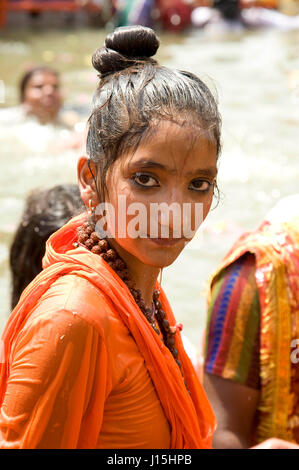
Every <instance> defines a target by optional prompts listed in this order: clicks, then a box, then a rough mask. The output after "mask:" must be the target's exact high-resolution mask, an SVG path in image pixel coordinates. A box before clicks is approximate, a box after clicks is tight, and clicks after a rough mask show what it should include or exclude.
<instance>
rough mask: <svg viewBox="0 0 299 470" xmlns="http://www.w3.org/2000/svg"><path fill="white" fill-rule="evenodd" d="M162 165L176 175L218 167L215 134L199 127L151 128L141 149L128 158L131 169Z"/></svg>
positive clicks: (164, 124) (163, 124)
mask: <svg viewBox="0 0 299 470" xmlns="http://www.w3.org/2000/svg"><path fill="white" fill-rule="evenodd" d="M149 159H150V160H151V161H154V162H157V163H162V164H164V165H165V166H167V167H168V168H171V169H172V170H173V173H175V172H182V171H184V170H186V171H187V170H188V169H189V170H190V168H191V169H192V167H194V165H197V166H198V164H200V165H202V166H203V168H204V167H205V166H206V167H212V166H215V167H216V164H217V146H216V142H215V139H214V137H213V135H212V133H211V131H207V130H204V129H202V128H201V127H200V126H199V125H193V124H190V123H188V122H186V123H182V124H181V123H175V122H170V121H161V122H159V123H157V124H156V125H155V126H153V127H152V128H150V129H149V132H147V133H146V135H145V137H144V138H143V139H142V140H141V142H140V144H139V145H138V147H137V149H136V150H135V151H134V152H133V153H131V154H128V155H127V158H126V163H127V164H128V165H130V166H134V165H136V164H138V162H141V161H144V160H149Z"/></svg>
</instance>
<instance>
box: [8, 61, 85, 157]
mask: <svg viewBox="0 0 299 470" xmlns="http://www.w3.org/2000/svg"><path fill="white" fill-rule="evenodd" d="M19 99H20V105H19V106H16V107H7V108H2V109H1V110H0V124H1V130H2V132H3V135H4V136H5V134H6V129H7V131H8V132H9V133H10V132H14V133H15V134H16V137H18V138H20V139H21V141H23V142H24V143H25V144H26V143H27V139H28V145H30V142H31V141H32V140H33V137H36V135H35V133H36V132H38V133H39V135H38V137H39V140H40V149H42V148H47V147H48V146H49V151H50V152H51V153H53V154H55V153H57V151H60V152H61V151H63V150H68V149H70V148H72V149H79V148H82V146H83V142H84V138H85V130H84V129H83V127H84V124H83V123H82V121H83V120H84V122H85V117H83V116H80V114H79V113H78V112H77V111H76V109H75V108H74V109H72V108H70V109H67V108H65V107H64V106H63V98H62V92H61V86H60V78H59V73H58V72H57V71H56V70H55V69H52V68H50V67H47V66H37V67H33V68H31V69H30V70H28V71H27V72H26V73H25V74H24V75H23V76H22V78H21V80H20V83H19ZM65 130H67V131H68V132H67V133H65V132H64V133H62V132H61V133H59V134H57V131H65ZM54 132H56V135H55V137H56V138H55V139H53V133H54ZM53 140H54V141H53Z"/></svg>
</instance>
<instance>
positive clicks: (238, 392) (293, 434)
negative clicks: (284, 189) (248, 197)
mask: <svg viewBox="0 0 299 470" xmlns="http://www.w3.org/2000/svg"><path fill="white" fill-rule="evenodd" d="M204 386H205V390H206V392H207V394H208V397H209V399H210V401H211V403H212V406H213V409H214V411H215V413H216V418H217V420H218V428H217V430H216V433H215V436H214V440H213V446H214V447H216V448H247V447H249V446H250V445H257V444H258V443H259V442H261V441H264V440H266V439H268V438H271V437H276V438H280V439H284V440H287V441H292V442H294V443H297V444H299V194H296V195H293V196H289V197H286V198H284V199H283V200H281V201H280V202H279V203H278V204H277V206H275V207H274V209H272V210H271V211H270V212H269V213H268V215H267V216H266V218H265V220H264V221H263V223H262V224H261V225H260V227H259V228H258V229H257V230H255V231H253V232H252V233H248V234H244V235H243V236H241V238H240V239H239V240H238V241H237V242H236V243H235V244H234V246H233V247H232V249H231V250H230V251H229V253H228V254H227V256H226V257H225V258H224V261H223V262H222V263H221V264H220V266H219V268H218V269H217V271H216V273H215V274H214V276H213V277H212V280H211V285H210V299H209V305H208V323H207V329H206V345H205V361H204Z"/></svg>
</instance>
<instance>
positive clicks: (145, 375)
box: [0, 216, 215, 449]
mask: <svg viewBox="0 0 299 470" xmlns="http://www.w3.org/2000/svg"><path fill="white" fill-rule="evenodd" d="M83 219H84V216H79V217H76V218H75V219H72V220H71V221H70V222H69V223H68V224H67V225H66V226H64V227H63V228H62V229H60V230H59V231H58V232H56V233H55V234H54V235H52V237H51V238H50V239H49V241H48V243H47V250H46V255H45V258H44V268H45V269H44V271H42V273H40V274H39V275H38V276H37V277H36V278H35V280H34V281H33V282H32V283H31V284H30V285H29V286H28V287H27V289H26V290H25V291H24V293H23V295H22V297H21V299H20V301H19V304H18V305H17V306H16V308H15V309H14V311H13V313H12V315H11V317H10V319H9V320H8V323H7V325H6V328H5V330H4V333H3V335H2V340H3V342H4V353H5V362H4V363H2V364H0V366H1V368H0V379H1V382H0V404H1V413H0V447H1V448H159V447H160V448H178V449H182V448H210V447H211V442H212V435H213V431H214V429H215V418H214V414H213V412H212V409H211V407H210V404H209V402H208V400H207V398H206V395H205V393H204V391H203V389H202V386H201V384H200V383H199V380H198V378H197V376H196V373H195V371H194V368H193V366H192V364H191V361H190V360H189V358H188V356H187V354H186V353H185V351H184V348H183V345H182V340H181V337H180V334H179V333H177V335H176V338H177V339H176V344H177V349H178V351H179V358H180V361H181V362H182V369H183V373H184V378H185V381H186V383H187V385H188V389H189V391H190V394H191V396H190V395H189V393H188V391H187V389H186V387H185V385H184V381H183V378H182V376H181V373H180V370H179V368H178V366H177V364H176V363H175V361H174V359H173V357H172V355H171V353H170V352H169V350H168V349H167V348H166V347H165V345H164V344H163V343H162V341H161V339H160V337H159V336H158V335H157V334H156V333H155V332H154V330H153V329H152V327H151V326H150V324H149V323H148V322H147V320H146V319H145V317H144V316H143V315H142V313H141V311H140V309H139V307H138V306H137V304H136V302H135V301H134V298H133V297H132V295H131V293H130V291H129V289H128V288H127V286H126V285H125V283H124V282H123V281H122V280H121V279H120V278H119V277H118V276H117V274H116V273H115V272H114V271H113V270H112V269H111V268H110V266H109V265H108V264H107V263H106V262H105V261H104V260H103V259H102V258H101V257H100V256H98V255H95V254H93V253H91V252H89V251H88V250H87V249H85V248H83V247H79V248H76V249H74V248H73V247H72V244H73V242H74V241H75V239H76V229H77V227H78V226H80V225H81V224H82V223H83ZM158 287H159V284H158V282H157V284H156V288H158ZM160 300H161V302H162V306H163V309H164V310H165V312H166V316H167V319H168V320H169V322H170V324H171V325H173V324H175V319H174V317H173V313H172V311H171V307H170V305H169V303H168V301H167V298H166V296H165V294H164V292H163V290H162V289H161V294H160Z"/></svg>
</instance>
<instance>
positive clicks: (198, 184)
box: [189, 180, 212, 192]
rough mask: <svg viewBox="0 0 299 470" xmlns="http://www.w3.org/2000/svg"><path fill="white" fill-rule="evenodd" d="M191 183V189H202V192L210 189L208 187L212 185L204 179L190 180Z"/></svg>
mask: <svg viewBox="0 0 299 470" xmlns="http://www.w3.org/2000/svg"><path fill="white" fill-rule="evenodd" d="M191 185H192V186H193V187H191V188H190V186H189V188H190V189H192V190H193V191H202V192H206V191H208V190H209V189H210V187H211V186H212V183H210V182H209V181H205V180H194V181H192V182H191Z"/></svg>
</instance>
